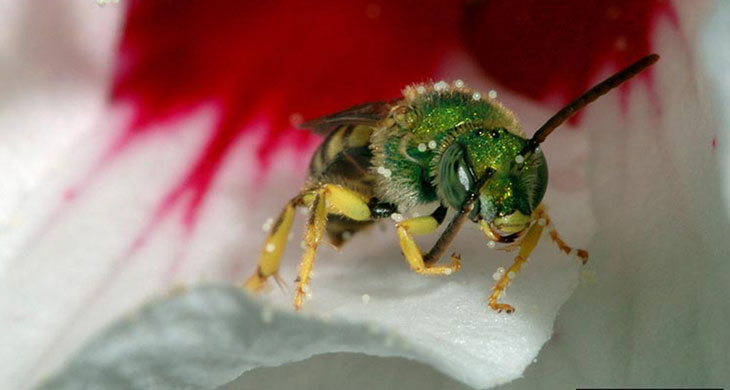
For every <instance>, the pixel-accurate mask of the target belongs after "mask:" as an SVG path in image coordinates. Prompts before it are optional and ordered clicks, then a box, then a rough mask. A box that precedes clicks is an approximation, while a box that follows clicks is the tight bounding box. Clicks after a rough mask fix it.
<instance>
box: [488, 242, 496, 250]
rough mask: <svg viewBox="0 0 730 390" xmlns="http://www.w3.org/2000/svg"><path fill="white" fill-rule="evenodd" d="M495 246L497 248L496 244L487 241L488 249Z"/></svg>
mask: <svg viewBox="0 0 730 390" xmlns="http://www.w3.org/2000/svg"><path fill="white" fill-rule="evenodd" d="M496 246H497V243H496V242H494V241H487V247H488V248H489V249H494V247H496Z"/></svg>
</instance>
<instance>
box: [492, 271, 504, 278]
mask: <svg viewBox="0 0 730 390" xmlns="http://www.w3.org/2000/svg"><path fill="white" fill-rule="evenodd" d="M500 278H502V274H501V273H499V272H495V273H493V274H492V279H494V280H499V279H500Z"/></svg>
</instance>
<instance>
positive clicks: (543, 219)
mask: <svg viewBox="0 0 730 390" xmlns="http://www.w3.org/2000/svg"><path fill="white" fill-rule="evenodd" d="M537 217H538V220H537V223H538V224H542V225H544V226H545V227H547V228H548V234H549V235H550V239H551V240H552V241H553V242H554V243H555V245H557V246H558V249H560V250H561V251H562V252H564V253H565V254H566V255H570V253H571V252H573V248H571V247H570V246H569V245H568V244H566V243H565V241H563V239H562V238H560V235H559V234H558V231H557V230H555V227H554V225H553V223H552V220H550V217H549V216H548V215H547V212H546V211H545V208H544V207H543V206H540V207H539V208H538V209H537ZM575 256H576V257H578V258H579V259H580V261H581V262H582V263H583V265H585V264H586V263H587V262H588V251H586V250H585V249H575Z"/></svg>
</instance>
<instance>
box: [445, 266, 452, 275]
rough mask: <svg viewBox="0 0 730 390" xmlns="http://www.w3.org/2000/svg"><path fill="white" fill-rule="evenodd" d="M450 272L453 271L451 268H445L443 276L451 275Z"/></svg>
mask: <svg viewBox="0 0 730 390" xmlns="http://www.w3.org/2000/svg"><path fill="white" fill-rule="evenodd" d="M452 271H453V270H452V269H451V268H446V269H445V270H444V275H451V272H452Z"/></svg>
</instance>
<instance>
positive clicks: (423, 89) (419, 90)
mask: <svg viewBox="0 0 730 390" xmlns="http://www.w3.org/2000/svg"><path fill="white" fill-rule="evenodd" d="M416 92H418V93H419V94H420V95H423V94H424V93H426V87H424V86H423V85H419V86H418V87H417V88H416Z"/></svg>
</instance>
